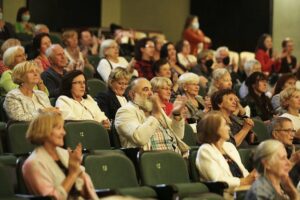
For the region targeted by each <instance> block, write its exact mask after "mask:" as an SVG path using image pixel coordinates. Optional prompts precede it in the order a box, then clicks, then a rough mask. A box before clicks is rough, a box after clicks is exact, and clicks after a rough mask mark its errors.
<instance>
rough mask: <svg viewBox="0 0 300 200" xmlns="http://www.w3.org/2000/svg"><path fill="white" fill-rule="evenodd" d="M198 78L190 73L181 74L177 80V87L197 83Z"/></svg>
mask: <svg viewBox="0 0 300 200" xmlns="http://www.w3.org/2000/svg"><path fill="white" fill-rule="evenodd" d="M199 82H200V79H199V76H198V75H197V74H195V73H192V72H187V73H184V74H182V75H181V76H180V77H179V79H178V84H179V87H180V88H182V87H183V86H184V85H185V84H187V83H199Z"/></svg>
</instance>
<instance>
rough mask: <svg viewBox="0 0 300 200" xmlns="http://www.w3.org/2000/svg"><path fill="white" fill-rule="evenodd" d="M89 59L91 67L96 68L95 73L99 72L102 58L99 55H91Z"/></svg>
mask: <svg viewBox="0 0 300 200" xmlns="http://www.w3.org/2000/svg"><path fill="white" fill-rule="evenodd" d="M87 58H88V61H89V63H90V64H91V65H93V67H94V68H95V71H97V67H98V64H99V62H100V60H101V58H100V56H98V55H89V56H88V57H87ZM96 73H97V72H96Z"/></svg>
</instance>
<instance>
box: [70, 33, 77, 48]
mask: <svg viewBox="0 0 300 200" xmlns="http://www.w3.org/2000/svg"><path fill="white" fill-rule="evenodd" d="M67 44H68V46H69V47H71V48H76V47H77V46H78V37H77V35H76V34H75V35H72V36H71V37H69V38H68V39H67Z"/></svg>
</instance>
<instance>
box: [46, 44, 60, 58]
mask: <svg viewBox="0 0 300 200" xmlns="http://www.w3.org/2000/svg"><path fill="white" fill-rule="evenodd" d="M56 47H61V46H60V45H59V44H51V45H50V47H48V49H47V50H46V53H45V54H46V56H47V58H51V57H52V55H53V49H55V48H56ZM61 48H62V47H61Z"/></svg>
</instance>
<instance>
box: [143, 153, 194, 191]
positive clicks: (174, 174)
mask: <svg viewBox="0 0 300 200" xmlns="http://www.w3.org/2000/svg"><path fill="white" fill-rule="evenodd" d="M139 167H140V173H141V179H142V183H143V184H144V185H158V184H175V183H189V182H190V180H189V174H188V168H187V164H186V162H185V160H184V159H183V158H182V156H181V155H179V154H178V153H175V152H173V151H153V152H143V153H141V154H139Z"/></svg>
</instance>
